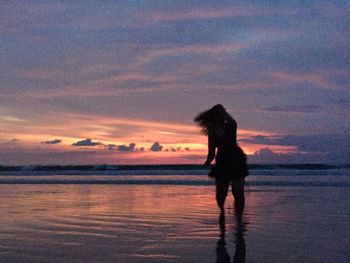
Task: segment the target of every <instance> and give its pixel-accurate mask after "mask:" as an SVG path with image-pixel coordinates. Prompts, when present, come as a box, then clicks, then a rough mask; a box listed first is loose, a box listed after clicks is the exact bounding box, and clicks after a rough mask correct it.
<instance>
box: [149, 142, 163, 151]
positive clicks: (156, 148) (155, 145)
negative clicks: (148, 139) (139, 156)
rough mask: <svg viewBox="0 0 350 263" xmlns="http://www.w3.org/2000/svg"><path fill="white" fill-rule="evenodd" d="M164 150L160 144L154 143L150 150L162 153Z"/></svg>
mask: <svg viewBox="0 0 350 263" xmlns="http://www.w3.org/2000/svg"><path fill="white" fill-rule="evenodd" d="M162 149H163V146H162V145H160V144H159V142H155V143H153V144H152V146H151V148H150V150H151V151H152V152H160V151H162Z"/></svg>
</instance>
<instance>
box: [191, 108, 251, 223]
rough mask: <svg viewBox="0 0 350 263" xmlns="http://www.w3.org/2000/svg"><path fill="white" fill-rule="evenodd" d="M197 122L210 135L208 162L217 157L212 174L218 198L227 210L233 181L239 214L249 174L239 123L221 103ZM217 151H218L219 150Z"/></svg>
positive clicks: (236, 207) (222, 208)
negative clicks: (240, 142)
mask: <svg viewBox="0 0 350 263" xmlns="http://www.w3.org/2000/svg"><path fill="white" fill-rule="evenodd" d="M194 121H195V122H197V123H198V125H199V126H200V127H201V128H202V131H203V133H205V134H206V135H207V136H208V157H207V160H206V161H205V165H210V163H211V162H212V161H213V159H214V157H215V165H214V166H213V168H212V170H211V171H210V172H209V176H210V177H213V178H215V183H216V201H217V204H218V206H219V208H220V211H221V216H225V214H224V203H225V199H226V196H227V192H228V188H229V185H230V184H231V187H232V194H233V196H234V198H235V210H236V212H237V215H238V217H241V216H242V213H243V209H244V202H245V200H244V178H245V177H246V176H247V175H248V168H247V163H246V156H245V154H244V152H243V151H242V149H241V148H240V147H239V146H238V145H237V123H236V121H235V120H234V119H233V118H232V117H231V116H230V114H228V113H227V111H226V110H225V108H224V107H223V106H222V105H221V104H217V105H215V106H214V107H212V108H211V109H209V110H207V111H204V112H202V113H200V114H198V115H197V116H196V118H195V119H194ZM215 151H216V154H215Z"/></svg>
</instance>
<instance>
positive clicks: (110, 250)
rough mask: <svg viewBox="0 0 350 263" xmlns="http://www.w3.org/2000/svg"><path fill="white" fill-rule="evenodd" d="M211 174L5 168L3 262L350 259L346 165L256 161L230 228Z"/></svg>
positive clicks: (187, 169) (0, 200) (159, 168)
mask: <svg viewBox="0 0 350 263" xmlns="http://www.w3.org/2000/svg"><path fill="white" fill-rule="evenodd" d="M208 171H209V167H204V166H200V165H135V166H133V165H120V166H117V165H96V166H36V165H33V166H23V167H5V166H2V167H0V262H5V263H7V262H26V263H28V262H33V263H34V262H49V263H51V262H84V263H86V262H87V263H90V262H91V263H92V262H120V263H124V262H136V263H138V262H142V263H144V262H146V263H151V262H152V263H153V262H165V263H168V262H185V263H187V262H204V263H205V262H259V263H260V262H349V260H350V251H349V245H348V244H349V243H350V238H349V236H350V235H349V233H350V232H349V231H350V228H349V222H350V209H349V204H350V168H349V166H334V165H323V164H307V165H305V164H304V165H251V166H250V175H249V176H248V177H247V179H246V181H247V183H246V192H245V196H246V204H245V210H244V213H243V217H242V218H241V219H240V220H238V219H237V217H236V215H235V211H234V202H233V197H232V195H230V194H229V195H228V197H227V200H226V202H225V214H226V217H225V221H224V223H223V224H222V221H220V220H219V209H218V208H217V205H216V202H215V186H214V182H213V180H212V179H211V178H208V176H207V173H208ZM219 221H220V222H221V224H219Z"/></svg>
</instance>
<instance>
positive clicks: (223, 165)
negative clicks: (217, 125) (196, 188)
mask: <svg viewBox="0 0 350 263" xmlns="http://www.w3.org/2000/svg"><path fill="white" fill-rule="evenodd" d="M236 137H237V124H236V123H235V122H233V123H225V127H224V128H223V130H222V132H221V134H218V133H216V132H212V133H211V134H209V136H208V139H209V142H208V145H209V154H208V158H210V156H209V155H213V154H214V155H215V149H217V152H216V156H215V164H214V166H213V168H212V169H211V171H210V172H209V174H208V175H209V176H210V177H214V178H217V179H219V178H222V179H231V180H232V179H235V178H244V177H246V176H247V175H248V174H249V172H248V166H247V158H246V155H245V154H244V152H243V150H242V149H241V148H240V147H239V146H238V145H237V140H236V139H237V138H236Z"/></svg>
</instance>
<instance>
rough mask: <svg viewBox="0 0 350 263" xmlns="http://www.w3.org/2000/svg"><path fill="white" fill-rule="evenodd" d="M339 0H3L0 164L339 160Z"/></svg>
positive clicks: (345, 97) (342, 45)
mask: <svg viewBox="0 0 350 263" xmlns="http://www.w3.org/2000/svg"><path fill="white" fill-rule="evenodd" d="M349 13H350V1H340V0H339V1H328V0H324V1H312V0H310V1H232V0H231V1H219V0H213V1H206V0H202V1H190V0H184V1H176V0H171V1H170V0H169V1H167V0H148V1H146V0H137V1H133V0H127V1H31V0H28V1H24V0H23V1H1V3H0V165H26V164H101V163H110V164H148V163H151V164H157V163H202V162H204V159H205V155H206V150H207V149H206V147H207V146H206V143H207V139H206V137H205V136H203V135H202V134H201V133H200V130H199V128H198V127H197V126H195V124H194V123H193V118H194V117H195V115H196V114H197V113H199V112H200V111H203V110H206V109H208V108H210V107H212V106H213V105H215V104H217V103H221V104H223V105H224V106H225V108H226V109H227V110H228V112H229V113H231V115H232V116H233V117H234V118H235V119H236V121H237V122H238V140H239V144H240V145H241V146H242V148H243V149H244V150H245V152H246V153H247V154H248V156H249V157H248V161H249V163H305V162H318V163H321V162H323V163H350V150H349V149H350V51H349V47H350V16H349Z"/></svg>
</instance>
